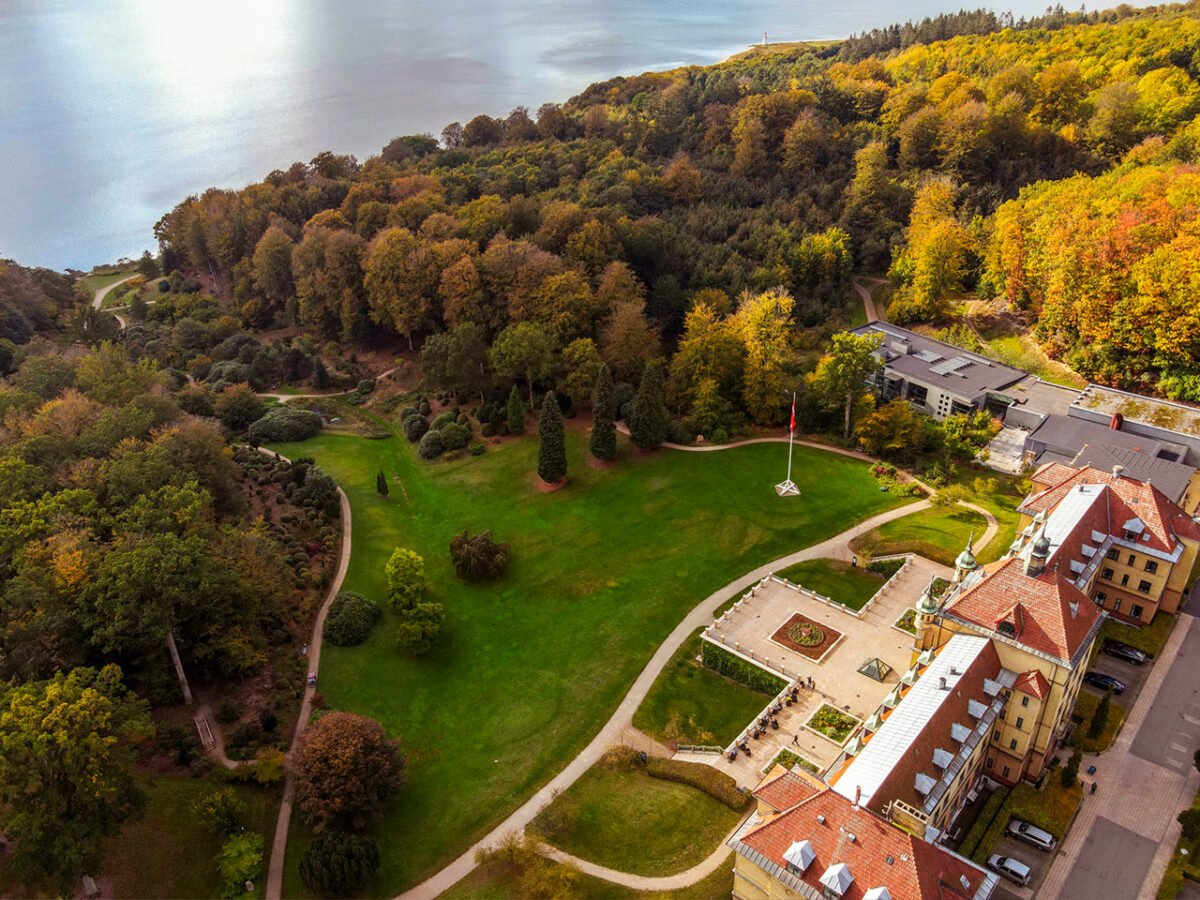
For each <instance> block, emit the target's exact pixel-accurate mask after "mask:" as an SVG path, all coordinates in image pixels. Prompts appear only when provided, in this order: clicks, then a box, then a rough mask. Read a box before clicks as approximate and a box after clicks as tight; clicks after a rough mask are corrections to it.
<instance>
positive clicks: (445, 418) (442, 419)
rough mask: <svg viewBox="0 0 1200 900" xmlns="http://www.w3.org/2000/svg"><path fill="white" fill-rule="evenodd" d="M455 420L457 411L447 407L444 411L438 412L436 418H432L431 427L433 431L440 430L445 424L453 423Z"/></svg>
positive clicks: (456, 420)
mask: <svg viewBox="0 0 1200 900" xmlns="http://www.w3.org/2000/svg"><path fill="white" fill-rule="evenodd" d="M457 422H458V413H456V412H454V410H452V409H448V410H446V411H445V412H442V413H438V416H437V418H436V419H434V420H433V428H434V430H435V431H441V430H442V429H443V428H445V427H446V426H447V425H453V424H455V423H457Z"/></svg>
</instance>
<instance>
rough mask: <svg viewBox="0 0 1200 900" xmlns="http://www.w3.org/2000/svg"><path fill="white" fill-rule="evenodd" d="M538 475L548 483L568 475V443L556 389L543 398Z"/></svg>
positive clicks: (539, 427) (539, 433)
mask: <svg viewBox="0 0 1200 900" xmlns="http://www.w3.org/2000/svg"><path fill="white" fill-rule="evenodd" d="M538 475H540V476H541V479H542V481H545V482H547V483H548V484H553V483H554V482H556V481H562V479H564V478H566V477H567V445H566V439H565V438H564V436H563V420H562V413H561V412H559V409H558V399H557V398H556V397H555V396H554V391H551V392H550V393H548V394H547V395H546V397H545V399H544V400H542V412H541V414H540V415H539V416H538Z"/></svg>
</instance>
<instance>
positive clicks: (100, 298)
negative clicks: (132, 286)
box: [92, 275, 135, 309]
mask: <svg viewBox="0 0 1200 900" xmlns="http://www.w3.org/2000/svg"><path fill="white" fill-rule="evenodd" d="M133 277H135V276H133V275H127V276H126V277H125V278H122V279H121V280H120V281H114V282H113V283H112V284H109V285H105V286H104V287H102V288H96V294H95V296H94V297H92V306H93V307H95V308H96V309H99V308H100V307H101V306H103V305H104V298H105V297H107V296H108V294H109V291H111V290H112V289H113V288H115V287H119V286H120V285H122V284H124V283H125V282H127V281H128V280H129V279H130V278H133Z"/></svg>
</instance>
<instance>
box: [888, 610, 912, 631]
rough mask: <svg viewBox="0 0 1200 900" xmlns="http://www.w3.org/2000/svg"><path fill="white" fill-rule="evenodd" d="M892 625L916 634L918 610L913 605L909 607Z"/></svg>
mask: <svg viewBox="0 0 1200 900" xmlns="http://www.w3.org/2000/svg"><path fill="white" fill-rule="evenodd" d="M892 627H893V628H898V629H900V630H901V631H904V632H907V633H908V634H916V633H917V611H916V610H915V609H913V608H912V607H909V608H908V609H906V610H905V611H904V612H902V613H901V614H900V618H898V619H897V620H896V621H895V622H893V623H892Z"/></svg>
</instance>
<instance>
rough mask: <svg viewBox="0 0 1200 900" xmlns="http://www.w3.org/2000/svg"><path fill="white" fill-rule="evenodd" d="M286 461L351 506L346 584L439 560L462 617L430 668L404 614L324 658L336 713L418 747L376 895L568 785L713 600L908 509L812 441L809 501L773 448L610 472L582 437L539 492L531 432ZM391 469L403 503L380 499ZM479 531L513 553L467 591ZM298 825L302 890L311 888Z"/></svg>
mask: <svg viewBox="0 0 1200 900" xmlns="http://www.w3.org/2000/svg"><path fill="white" fill-rule="evenodd" d="M622 446H627V445H626V444H624V443H623V444H622ZM277 449H278V450H280V452H282V453H284V454H286V455H288V456H293V457H297V456H312V457H315V458H316V460H317V461H318V463H319V464H320V465H322V466H323V467H325V469H326V470H327V471H329V473H330V474H331V475H332V476H333V477H334V478H335V479H337V481H338V483H339V484H341V485H342V486H343V488H345V490H346V492H347V494H348V496H349V498H350V502H351V505H352V507H353V517H354V537H353V556H352V561H351V566H350V571H349V574H348V576H347V579H346V584H345V587H346V589H347V590H355V591H360V592H362V593H363V594H365V595H367V596H369V597H374V598H379V599H383V597H384V577H383V569H384V564H385V563H386V561H387V559H388V557H389V556H390V555H391V553H392V550H393V549H394V548H395V547H396V546H397V545H402V546H405V547H409V548H411V549H413V550H415V551H417V552H418V553H420V554H422V555H423V556H424V557H425V562H426V572H427V576H428V581H429V583H430V585H431V592H432V595H433V596H434V597H435V598H436V599H438V600H439V601H441V602H443V603H444V604H445V607H446V622H445V625H444V628H443V632H442V639H441V642H440V644H439V645H438V647H437V648H436V649H434V650H433V651H432V652H431V653H430V654H428V655H427V656H425V657H423V658H420V659H418V660H413V659H411V658H409V657H407V656H404V655H402V654H400V653H399V652H398V651H397V650H396V649H395V648H394V645H393V640H394V626H395V621H394V620H393V619H391V618H390V617H389V618H387V619H385V621H384V622H383V623H381V625H380V627H378V628H376V629H375V631H374V632H373V633H372V635H371V637H370V638H369V639H368V641H367V643H366V644H364V645H362V646H360V647H351V648H338V647H326V648H325V650H324V653H323V654H322V659H321V691H322V693H323V694H324V696H325V698H326V701H327V703H328V704H329V705H330V706H332V707H334V708H337V709H349V710H354V711H357V712H361V713H364V714H366V715H369V716H373V717H375V718H376V719H378V720H380V721H381V722H383V723H384V725H385V726H386V727H387V729H388V731H389V733H391V734H393V735H395V736H397V737H399V738H400V739H401V740H402V741H403V742H404V745H405V747H406V749H407V752H408V754H409V763H410V765H409V781H408V784H407V785H406V786H405V788H404V790H403V791H402V793H401V795H400V797H399V798H398V799H397V800H396V801H395V802H394V803H393V804H392V806H391V808H390V810H389V812H388V814H387V815H386V817H385V819H384V820H383V822H382V823H381V824H380V825H379V826H378V827H377V828H376V829H375V835H376V837H377V838H378V840H379V843H380V846H381V847H382V848H384V852H383V853H382V856H383V864H382V866H381V869H380V874H379V876H378V878H377V881H376V883H375V885H374V886H373V889H372V891H371V893H374V894H376V895H382V894H392V893H395V892H397V891H400V890H402V889H404V888H406V887H409V886H411V885H412V884H414V883H416V882H417V881H419V880H420V879H421V878H423V877H426V876H428V875H430V874H432V873H433V872H435V871H436V870H437V869H438V868H440V867H441V866H442V865H444V864H446V863H447V862H449V861H450V860H451V859H453V858H454V856H456V855H457V854H459V853H461V852H462V851H464V850H465V849H466V848H467V847H469V846H470V844H471V843H472V842H473V841H474V840H476V839H477V838H478V837H479V836H481V835H482V834H483V833H485V832H486V831H487V830H488V829H489V828H491V827H492V826H494V825H495V824H497V823H498V822H500V821H501V820H502V819H503V818H504V817H505V816H506V815H507V814H508V813H509V812H511V811H512V810H513V809H515V808H516V807H517V806H518V805H519V804H520V803H521V802H522V801H523V800H524V799H525V798H526V797H527V796H528V795H529V794H530V793H532V792H533V791H534V790H535V789H536V788H537V787H538V786H540V785H541V784H544V783H545V782H546V781H547V780H548V779H549V778H551V777H552V776H553V775H554V774H555V773H557V772H558V771H559V770H560V769H561V768H562V767H563V766H564V765H565V764H566V763H567V762H568V761H569V760H570V759H571V758H572V757H573V756H574V755H575V754H576V753H578V752H579V751H580V750H581V749H582V748H583V747H584V746H585V745H586V744H587V742H588V741H589V740H591V738H592V737H593V736H594V735H595V733H596V732H597V730H598V729H599V728H600V726H601V725H602V724H603V723H604V721H605V720H606V719H607V718H608V716H609V715H610V714H611V713H612V711H613V710H614V709H615V708H616V706H617V704H618V703H619V701H620V699H621V697H622V696H623V695H624V694H625V691H626V690H628V687H629V685H630V684H632V682H633V681H634V679H635V678H636V677H637V673H638V672H640V671H641V669H642V668H643V667H644V666H645V664H646V662H647V661H648V660H649V658H650V656H651V655H652V654H653V652H654V650H655V649H656V648H657V647H658V646H659V644H661V643H662V641H663V639H664V638H665V637H666V636H667V635H668V634H669V633H670V631H671V630H672V629H673V628H674V627H675V626H676V625H677V624H678V623H679V621H680V619H682V618H683V617H684V615H686V613H687V612H688V611H689V610H690V609H692V608H693V607H694V606H695V605H696V604H697V603H698V602H700V601H701V600H703V599H704V598H705V597H706V596H707V595H708V594H710V593H712V592H713V591H715V590H719V589H720V588H721V587H722V586H724V585H726V584H727V583H728V582H729V581H730V580H732V579H733V578H736V577H737V576H739V575H741V574H744V573H745V572H747V571H749V570H750V569H753V568H754V567H755V566H758V565H761V564H763V563H764V562H768V561H770V560H772V559H777V558H778V557H780V556H782V555H784V554H786V553H788V552H791V551H794V550H796V549H798V548H800V547H803V546H806V545H808V544H812V543H815V542H817V541H821V540H824V539H825V538H827V537H829V536H831V535H834V534H837V533H839V532H841V531H843V530H844V529H846V528H848V527H849V526H851V525H852V524H853V523H855V522H856V521H859V520H861V519H863V518H865V517H867V516H870V515H873V514H875V513H878V512H880V511H882V510H884V509H887V508H890V507H894V506H896V505H898V504H899V503H900V502H902V501H900V500H899V499H898V498H896V497H893V496H891V495H890V494H886V493H881V492H880V491H879V490H878V488H877V486H876V485H875V483H874V481H873V479H871V477H870V475H869V473H868V472H867V469H866V466H864V465H862V464H861V463H859V462H856V461H853V460H848V459H846V458H844V457H841V456H837V455H835V454H832V453H826V452H823V451H816V450H810V449H807V448H800V447H797V448H796V456H795V463H794V465H793V475H792V477H793V479H795V480H796V481H797V483H798V484H799V486H800V488H801V490H802V491H803V492H804V493H803V496H802V497H800V498H789V499H788V500H780V499H779V498H778V497H777V496H776V495H775V492H774V489H773V485H774V484H775V482H776V481H778V478H779V469H780V466H781V465H782V464H783V463H784V457H783V456H782V455H781V450H780V448H779V446H777V445H773V444H757V445H752V446H749V447H743V448H738V449H735V450H728V451H723V452H720V453H684V452H678V451H662V452H659V453H656V454H652V455H649V456H631V457H630V458H628V459H625V460H622V461H621V462H619V463H618V464H617V465H616V466H614V467H613V468H610V469H607V470H604V471H596V470H593V469H590V468H588V467H587V465H586V463H585V455H584V454H585V447H584V440H583V437H582V436H581V435H580V434H579V433H578V432H576V431H573V430H572V431H569V432H568V434H567V451H568V460H569V465H570V482H569V484H568V486H567V487H566V488H565V489H563V490H561V491H557V492H555V493H548V494H544V493H540V492H538V491H537V490H536V488H535V487H534V475H533V473H534V469H535V462H534V461H535V457H536V442H535V441H534V440H532V439H527V440H523V441H518V442H511V443H507V444H505V445H502V446H500V447H493V448H489V450H488V452H487V453H485V454H484V455H483V456H480V457H475V458H472V457H464V458H462V459H458V460H454V461H442V462H439V463H435V464H425V463H421V462H419V461H417V460H415V459H414V455H413V453H412V452H411V449H410V447H409V445H407V444H405V443H404V442H403V441H402V439H397V438H388V439H383V440H375V441H371V440H363V439H360V438H353V437H345V436H335V435H321V436H318V437H316V438H313V439H312V440H310V441H307V442H305V443H302V444H291V445H281V446H279V447H278V448H277ZM381 468H382V469H384V471H385V472H386V473H387V474H388V478H389V482H390V487H391V491H390V499H387V500H384V499H382V498H381V497H380V496H379V495H378V494H377V493H376V490H375V477H376V473H377V472H378V471H379V470H380V469H381ZM393 476H394V477H393ZM397 479H398V481H397ZM463 528H467V529H469V530H471V531H472V532H479V531H482V530H484V529H492V530H493V532H494V534H495V537H496V539H497V540H503V541H509V542H511V544H512V563H511V565H510V569H509V573H508V576H507V577H506V579H505V580H503V581H502V582H500V583H497V584H481V585H468V584H464V583H462V582H460V581H459V580H458V578H457V577H456V576H455V574H454V570H453V568H452V566H451V564H450V555H449V543H450V539H451V538H452V537H453V536H454V535H455V534H456V533H458V532H460V531H462V529H463ZM714 605H715V602H714ZM296 831H297V834H296V835H294V837H295V838H296V840H295V841H293V842H292V843H291V844H290V846H289V852H288V855H287V861H288V865H287V869H288V881H287V884H286V890H287V892H288V895H289V896H295V895H298V894H303V888H302V886H301V885H300V883H299V879H298V876H297V870H296V866H297V864H298V861H299V857H300V854H301V852H302V851H303V849H304V842H303V840H302V832H303V829H302V828H300V827H299V826H298V827H297V829H296Z"/></svg>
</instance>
